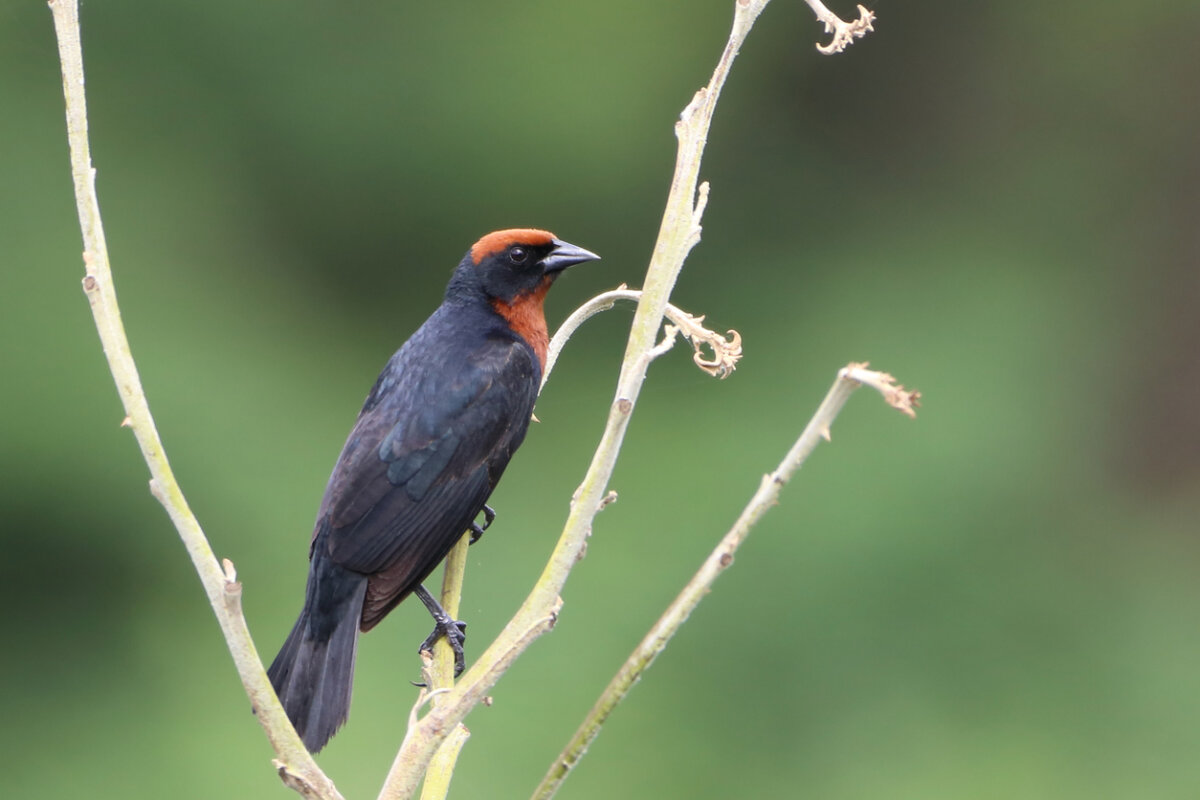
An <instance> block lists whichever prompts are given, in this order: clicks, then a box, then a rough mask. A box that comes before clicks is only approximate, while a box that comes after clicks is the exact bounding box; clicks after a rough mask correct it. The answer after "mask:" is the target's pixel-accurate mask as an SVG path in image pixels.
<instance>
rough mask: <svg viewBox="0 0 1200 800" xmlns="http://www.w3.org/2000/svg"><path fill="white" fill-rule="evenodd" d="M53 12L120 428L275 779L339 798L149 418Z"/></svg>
mask: <svg viewBox="0 0 1200 800" xmlns="http://www.w3.org/2000/svg"><path fill="white" fill-rule="evenodd" d="M50 10H51V12H52V13H53V15H54V29H55V33H56V35H57V37H58V53H59V60H60V61H61V63H62V73H63V95H64V97H65V99H66V106H67V108H66V111H67V138H68V141H69V143H70V149H71V174H72V177H73V178H74V181H75V202H76V206H77V208H78V211H79V227H80V230H81V231H82V233H83V246H84V252H83V261H84V266H85V273H86V274H85V277H84V279H83V289H84V293H85V294H86V295H87V298H88V302H89V303H90V304H91V307H92V316H93V317H94V318H95V321H96V330H97V331H98V332H99V334H100V342H101V344H102V345H103V347H104V355H105V358H107V360H108V366H109V369H110V370H111V371H112V375H113V379H114V381H116V385H117V393H118V394H119V395H120V397H121V403H122V404H123V405H124V407H125V420H124V421H123V423H122V424H123V425H125V426H127V427H129V428H130V429H131V430H132V431H133V435H134V437H135V438H136V439H137V443H138V447H139V448H140V449H141V451H142V457H143V458H144V459H145V461H146V466H148V467H149V468H150V476H151V478H150V491H151V493H152V494H153V495H154V496H155V497H156V498H157V499H158V501H159V502H160V503H162V504H163V507H164V508H165V509H166V510H167V514H168V515H169V516H170V518H171V522H173V523H174V524H175V528H176V530H178V531H179V537H180V538H181V539H182V540H183V544H184V546H185V547H186V548H187V551H188V555H189V556H191V559H192V564H193V565H194V566H195V568H196V572H197V573H198V574H199V576H200V581H201V583H202V584H203V585H204V591H205V593H206V594H207V595H208V601H209V604H210V605H211V606H212V609H213V613H214V614H216V617H217V621H218V622H219V623H220V625H221V632H222V633H223V634H224V636H225V642H226V644H227V645H228V647H229V652H230V654H231V655H232V656H233V661H234V664H235V665H236V666H237V670H238V675H240V676H241V679H242V685H243V686H244V687H245V689H246V694H247V696H249V698H250V703H251V706H252V707H253V708H254V711H255V713H256V714H257V716H258V721H259V723H260V724H261V725H262V727H263V730H264V731H265V732H266V734H267V738H268V739H269V740H270V742H271V746H272V747H273V748H274V750H275V753H276V755H277V756H278V758H277V759H276V761H275V767H276V769H277V770H278V771H279V775H280V778H281V779H282V780H283V781H284V783H286V784H287V785H288V786H290V787H292V788H293V789H295V790H296V791H298V792H300V794H302V795H304V796H305V797H310V798H324V799H325V800H334V799H335V798H336V799H337V800H340V798H341V795H340V794H339V793H338V791H337V788H336V787H334V785H333V782H332V781H330V780H329V778H328V777H326V775H325V773H323V772H322V771H321V769H320V768H319V767H318V766H317V764H316V762H315V761H314V760H313V758H312V756H311V755H309V752H308V750H306V749H305V747H304V744H303V743H302V742H301V741H300V738H299V737H298V736H297V735H296V732H295V730H294V729H293V728H292V725H291V723H290V722H289V721H288V719H287V715H286V714H285V713H284V711H283V707H282V706H281V705H280V704H279V700H278V698H276V696H275V692H274V690H273V689H272V688H271V684H270V682H269V681H268V680H267V674H266V672H265V671H264V670H263V665H262V661H261V660H260V659H259V657H258V652H257V650H256V649H255V647H254V642H253V640H252V639H251V638H250V632H249V630H247V628H246V621H245V619H244V618H243V616H242V610H241V592H242V587H241V584H239V583H238V582H237V576H236V573H235V572H234V570H233V565H232V564H231V563H230V562H229V561H226V562H225V563H224V567H222V565H221V564H220V563H218V562H217V558H216V556H215V555H214V554H213V551H212V548H211V547H210V546H209V544H208V539H207V538H206V537H205V536H204V531H203V530H201V528H200V523H199V522H198V521H197V520H196V517H195V516H194V515H193V514H192V512H191V509H190V508H188V504H187V501H186V500H185V499H184V496H183V492H182V490H180V488H179V484H178V483H177V482H176V480H175V475H174V474H173V473H172V471H171V465H170V463H168V461H167V456H166V452H165V451H164V450H163V445H162V441H161V440H160V439H159V436H158V431H157V429H156V428H155V425H154V418H153V416H151V414H150V406H149V404H148V403H147V401H146V395H145V392H144V391H143V390H142V382H141V379H140V378H139V377H138V371H137V366H136V365H135V363H134V360H133V355H132V353H131V352H130V349H129V341H128V339H127V338H126V336H125V328H124V326H123V325H122V323H121V311H120V308H119V307H118V305H117V293H116V289H115V288H114V286H113V277H112V270H111V268H110V267H109V261H108V248H107V246H106V245H105V242H104V227H103V225H102V224H101V220H100V204H99V201H98V200H97V197H96V172H95V170H94V169H93V168H92V158H91V148H90V145H89V143H88V119H87V101H86V97H85V95H84V85H83V51H82V48H81V46H80V35H79V9H78V5H77V3H76V0H51V2H50Z"/></svg>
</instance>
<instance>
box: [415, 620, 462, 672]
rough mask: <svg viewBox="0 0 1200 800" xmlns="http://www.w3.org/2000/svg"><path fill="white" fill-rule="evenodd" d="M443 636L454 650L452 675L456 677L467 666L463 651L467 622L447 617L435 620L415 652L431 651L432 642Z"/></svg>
mask: <svg viewBox="0 0 1200 800" xmlns="http://www.w3.org/2000/svg"><path fill="white" fill-rule="evenodd" d="M443 636H444V637H445V638H446V644H448V645H450V649H451V650H452V651H454V677H456V678H457V677H458V676H459V675H462V673H463V670H464V669H466V668H467V657H466V655H465V654H464V653H463V643H464V642H466V641H467V623H465V622H463V621H462V620H458V619H450V618H449V617H447V618H446V619H445V620H444V621H443V620H437V621H436V622H435V623H434V626H433V633H431V634H429V636H428V637H426V639H425V641H423V642H421V646H420V647H419V648H418V649H417V652H421V653H423V652H426V651H428V652H430V653H432V652H433V646H434V644H436V643H437V640H438V639H441V638H442V637H443Z"/></svg>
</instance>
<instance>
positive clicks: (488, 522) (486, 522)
mask: <svg viewBox="0 0 1200 800" xmlns="http://www.w3.org/2000/svg"><path fill="white" fill-rule="evenodd" d="M495 521H496V509H494V508H492V507H491V506H489V505H488V504H487V503H484V504H483V524H482V525H480V524H479V523H478V522H472V523H471V527H470V528H467V530H469V531H470V532H471V541H470V542H468V544H475V543H476V542H478V541H479V537H480V536H483V532H484V531H486V530H487V529H488V528H490V527H492V523H493V522H495Z"/></svg>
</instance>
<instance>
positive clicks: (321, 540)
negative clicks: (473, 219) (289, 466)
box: [267, 228, 599, 753]
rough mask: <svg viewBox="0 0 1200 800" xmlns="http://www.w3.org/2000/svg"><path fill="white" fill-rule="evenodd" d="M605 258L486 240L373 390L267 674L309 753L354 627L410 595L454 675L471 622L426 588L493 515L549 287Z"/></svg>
mask: <svg viewBox="0 0 1200 800" xmlns="http://www.w3.org/2000/svg"><path fill="white" fill-rule="evenodd" d="M598 258H599V256H597V255H595V254H594V253H590V252H588V251H587V250H584V249H583V248H580V247H576V246H575V245H572V244H568V243H566V242H563V241H560V240H559V239H557V238H556V237H555V236H554V235H553V234H551V233H548V232H547V231H542V230H536V229H530V228H519V229H513V230H504V231H497V232H495V233H490V234H488V235H487V236H484V237H483V238H482V239H480V240H479V241H478V242H476V243H475V245H474V246H473V247H472V248H471V249H470V251H469V252H468V253H467V254H466V256H465V257H464V258H463V260H462V262H461V263H460V264H459V265H458V268H457V269H455V270H454V274H453V276H452V277H451V278H450V284H449V285H448V286H447V287H446V295H445V298H444V299H443V301H442V304H441V306H439V307H438V309H437V310H436V311H434V312H433V315H432V316H430V317H429V319H427V320H426V321H425V323H424V324H423V325H422V326H421V327H420V328H419V329H418V330H417V332H416V333H414V334H413V335H412V337H411V338H410V339H409V340H408V341H407V342H405V343H404V346H403V347H401V348H400V349H399V350H398V351H397V352H396V354H395V355H393V356H392V358H391V359H390V360H389V361H388V363H387V366H386V367H384V369H383V372H382V373H381V374H380V375H379V378H378V380H376V381H375V386H374V387H373V388H372V389H371V392H370V394H369V395H367V400H366V402H365V403H364V404H363V407H362V411H360V412H359V415H358V420H357V421H356V422H355V423H354V429H353V430H351V431H350V435H349V437H348V438H347V439H346V445H345V447H343V448H342V454H341V456H339V458H338V460H337V464H335V465H334V468H333V474H332V475H331V476H330V478H329V485H328V486H327V487H326V489H325V496H324V498H323V499H322V500H321V508H320V510H319V511H318V512H317V521H316V525H315V527H314V530H313V536H312V541H311V544H310V547H309V572H308V586H307V589H306V590H305V594H304V609H303V610H302V611H301V612H300V618H299V619H298V620H296V624H295V626H294V627H293V628H292V632H291V633H290V634H289V635H288V638H287V641H286V642H284V644H283V647H282V648H281V649H280V651H279V655H277V656H276V657H275V661H274V662H273V663H272V664H271V668H270V669H269V670H268V671H267V674H268V675H269V677H270V679H271V684H272V685H273V686H274V687H275V691H276V692H277V693H278V695H279V699H280V701H281V702H282V703H283V707H284V710H285V711H287V715H288V717H289V718H290V719H291V721H292V724H293V725H295V727H296V731H297V733H299V734H300V737H301V739H303V740H304V744H305V746H306V747H308V749H309V750H311V751H312V752H314V753H315V752H317V751H318V750H320V749H321V748H322V747H324V746H325V744H326V743H327V742H328V741H329V739H330V737H332V736H333V734H334V733H335V732H336V731H337V729H338V728H339V727H341V725H342V723H343V722H345V720H346V716H347V714H348V713H349V710H350V692H351V684H352V682H353V679H354V656H355V650H356V648H357V645H358V633H359V631H360V630H361V631H364V632H365V631H369V630H370V629H371V628H373V627H375V625H377V624H378V623H379V621H380V620H381V619H383V618H384V617H385V616H386V615H387V613H388V612H389V611H391V610H392V609H393V608H395V607H396V605H397V604H398V603H400V602H401V601H402V600H404V598H405V597H407V596H408V595H409V594H410V593H415V594H416V595H417V596H418V597H419V598H420V599H421V600H422V602H424V603H425V605H426V607H427V608H428V609H429V611H430V613H432V614H433V617H434V620H435V622H436V627H435V628H434V631H433V633H432V634H431V635H430V637H429V638H428V639H426V640H425V642H424V643H423V644H422V648H427V647H429V646H431V645H432V643H433V642H434V641H436V640H437V638H438V637H440V636H445V637H446V638H447V640H448V641H449V643H450V645H451V647H452V648H453V649H454V652H455V672H456V674H457V673H459V672H461V671H462V668H463V663H464V660H463V652H462V642H463V639H464V634H463V629H464V628H465V625H464V624H463V623H460V622H456V621H455V620H453V619H451V618H450V617H449V616H448V615H447V614H446V613H445V612H444V611H443V610H442V608H441V606H439V605H438V603H437V601H436V600H435V599H434V598H433V597H432V596H431V595H430V594H429V593H428V592H427V591H425V589H424V587H423V586H421V582H422V581H423V580H424V579H425V578H426V576H428V575H429V573H430V572H432V571H433V570H434V568H435V567H436V566H437V565H438V564H439V563H440V562H441V561H442V559H443V558H445V557H446V554H447V553H448V552H450V549H451V548H452V547H453V546H454V544H455V543H456V542H457V541H458V539H459V538H460V537H461V536H462V535H464V533H466V532H467V531H471V535H472V540H474V538H476V537H477V536H478V534H479V533H482V529H483V527H486V525H487V524H488V523H490V522H491V519H492V517H493V516H494V514H493V512H492V510H491V509H490V508H488V507H487V506H486V503H487V499H488V496H489V495H490V494H491V493H492V490H493V489H494V488H495V487H496V482H497V481H499V480H500V476H501V474H503V472H504V468H505V467H506V466H507V465H508V461H509V459H510V458H512V455H513V453H514V452H515V451H516V449H517V448H518V447H519V446H520V445H521V441H522V440H523V439H524V438H525V431H526V429H527V428H528V427H529V420H530V417H531V415H532V413H533V404H534V400H535V399H536V398H537V394H538V389H539V387H540V384H541V379H542V370H543V369H544V367H545V363H546V348H547V346H548V344H549V335H548V332H547V329H546V317H545V314H544V312H543V308H542V302H543V300H544V299H545V297H546V292H547V291H548V290H549V289H550V285H551V284H552V283H554V280H555V278H557V277H558V275H559V273H560V272H562V270H564V269H566V268H567V267H569V266H571V265H573V264H579V263H581V262H584V261H592V260H594V259H598ZM480 512H484V513H485V519H486V522H485V523H484V525H483V526H482V527H481V526H479V525H477V524H475V522H474V520H475V518H476V517H477V516H478V515H479V514H480Z"/></svg>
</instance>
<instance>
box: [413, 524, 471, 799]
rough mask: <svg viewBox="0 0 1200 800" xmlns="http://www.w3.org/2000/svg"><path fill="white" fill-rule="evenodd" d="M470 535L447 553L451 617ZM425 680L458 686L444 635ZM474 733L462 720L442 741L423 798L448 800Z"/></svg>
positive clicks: (445, 597) (445, 592)
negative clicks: (460, 757) (460, 756)
mask: <svg viewBox="0 0 1200 800" xmlns="http://www.w3.org/2000/svg"><path fill="white" fill-rule="evenodd" d="M470 538H471V537H470V536H469V535H464V536H463V537H462V538H460V539H459V540H458V544H456V545H454V547H453V549H451V550H450V554H449V555H448V556H446V566H445V569H444V573H443V575H442V608H443V609H445V611H446V613H447V614H449V615H450V618H451V619H458V610H459V605H460V603H461V601H462V590H463V580H464V577H465V575H466V570H467V548H468V547H469V546H470ZM425 682H426V684H427V685H428V686H430V687H431V688H432V689H433V690H435V691H437V690H445V691H449V690H450V689H451V688H453V686H454V651H453V650H452V649H451V648H450V645H449V644H448V643H447V642H446V639H445V638H444V637H443V638H441V639H438V640H437V643H436V644H435V645H434V653H433V659H432V663H431V665H430V668H429V670H428V674H427V675H426V676H425ZM444 697H445V693H442V694H438V695H436V696H434V698H433V700H432V703H433V705H434V706H435V707H436V706H437V705H438V704H439V703H441V702H442V701H443V698H444ZM470 736H471V733H470V731H468V730H467V727H466V726H465V725H463V724H462V723H461V722H460V723H459V724H458V725H456V726H455V727H454V730H453V731H452V732H451V733H450V735H449V736H448V737H446V740H445V741H444V742H442V744H441V746H440V747H439V748H438V749H437V752H436V753H434V756H433V759H432V760H431V761H430V762H429V768H428V769H427V770H426V771H425V783H424V785H423V786H422V787H421V800H444V798H445V797H446V795H447V794H448V793H449V792H450V780H451V778H453V777H454V765H455V763H456V762H457V761H458V754H459V752H460V751H461V750H462V748H463V745H465V744H466V743H467V739H468V738H470Z"/></svg>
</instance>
